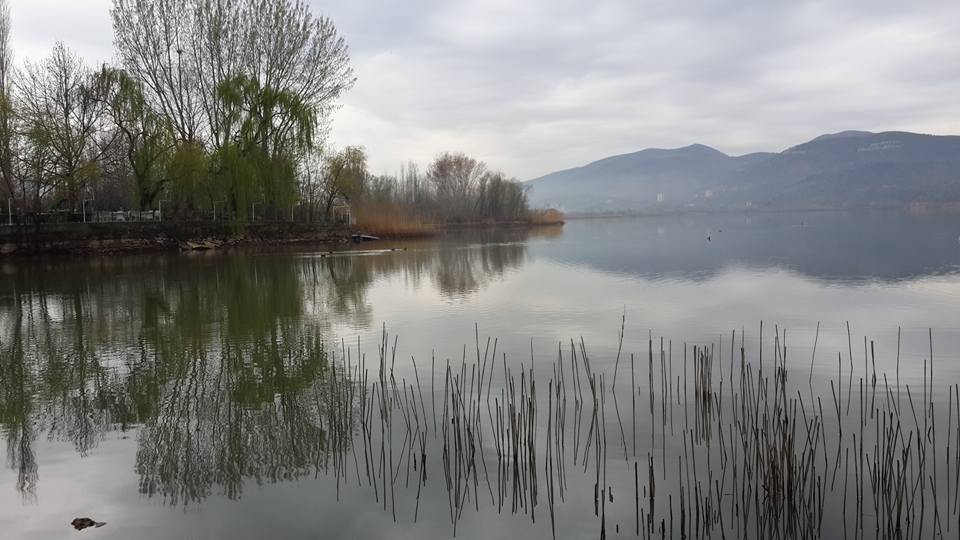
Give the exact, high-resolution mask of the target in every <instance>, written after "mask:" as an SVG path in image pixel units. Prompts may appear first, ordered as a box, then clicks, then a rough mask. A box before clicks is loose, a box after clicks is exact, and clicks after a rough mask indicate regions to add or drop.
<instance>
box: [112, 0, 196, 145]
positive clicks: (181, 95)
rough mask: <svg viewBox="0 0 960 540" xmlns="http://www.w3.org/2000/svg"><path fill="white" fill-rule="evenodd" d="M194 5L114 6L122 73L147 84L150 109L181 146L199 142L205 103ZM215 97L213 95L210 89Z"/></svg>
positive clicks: (168, 1)
mask: <svg viewBox="0 0 960 540" xmlns="http://www.w3.org/2000/svg"><path fill="white" fill-rule="evenodd" d="M194 4H195V2H194V1H193V0H114V2H113V9H112V10H111V12H110V14H111V16H112V17H113V30H114V36H115V38H114V42H115V45H116V47H117V52H118V54H119V57H120V61H121V63H122V64H123V67H124V68H125V69H126V70H127V72H129V73H130V74H131V76H133V77H134V78H136V79H138V80H140V81H142V83H143V85H144V87H145V88H146V89H147V94H148V97H149V99H150V101H151V104H152V105H153V106H154V107H155V108H156V109H157V110H159V111H162V113H163V114H164V116H165V117H166V118H167V119H168V120H169V121H170V123H171V125H172V126H173V127H174V129H175V131H176V133H177V135H178V137H179V139H180V140H182V141H187V142H194V141H197V140H198V138H199V136H200V117H201V99H200V97H199V95H198V94H199V92H200V91H201V88H200V86H199V85H198V80H197V74H196V71H195V70H194V69H193V66H194V62H193V60H192V58H191V54H192V52H193V43H194V41H195V39H196V32H195V26H196V25H195V20H196V18H195V16H194V11H195V9H194ZM210 92H211V93H212V89H210Z"/></svg>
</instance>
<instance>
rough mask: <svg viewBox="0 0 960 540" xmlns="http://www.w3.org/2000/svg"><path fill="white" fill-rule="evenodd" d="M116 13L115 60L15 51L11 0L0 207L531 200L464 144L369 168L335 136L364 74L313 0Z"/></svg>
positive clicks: (229, 212)
mask: <svg viewBox="0 0 960 540" xmlns="http://www.w3.org/2000/svg"><path fill="white" fill-rule="evenodd" d="M111 18H112V21H113V29H114V44H115V48H116V58H117V60H116V65H103V66H99V67H96V68H93V67H90V66H89V65H88V64H87V63H86V62H85V61H84V60H83V59H82V58H81V57H80V56H79V55H78V54H77V53H76V52H74V51H73V50H71V49H70V48H69V47H68V46H67V45H66V44H64V43H57V44H56V45H55V46H54V47H53V50H52V51H51V52H50V53H49V55H48V56H47V57H45V58H43V59H40V60H33V59H27V60H24V61H23V62H22V63H20V64H15V62H14V55H13V51H12V48H11V43H10V29H11V17H10V10H9V6H8V5H7V1H6V0H0V176H2V182H0V203H3V205H2V206H3V208H2V209H0V212H4V211H6V210H7V208H11V209H15V213H16V214H17V215H18V218H20V219H27V220H29V219H33V220H35V221H41V220H43V219H50V216H51V215H53V214H56V213H64V214H71V213H73V214H75V213H76V212H79V211H81V209H84V210H83V211H84V212H86V210H85V209H86V208H87V207H95V208H97V209H103V210H106V209H136V210H153V209H158V208H160V207H162V209H163V214H164V216H165V217H168V218H169V217H173V218H183V219H207V218H209V216H211V215H213V216H216V215H217V214H218V213H219V215H221V216H226V217H229V219H232V220H236V221H241V222H242V221H244V220H246V219H248V217H249V216H254V215H258V214H259V215H261V216H268V217H269V216H286V215H292V214H293V211H294V209H296V210H297V212H298V215H299V216H300V217H301V218H303V219H311V220H326V219H329V218H330V217H331V213H332V211H333V209H334V207H335V206H336V205H337V204H342V203H341V201H342V200H345V201H349V203H350V204H351V205H361V206H362V205H364V204H366V205H368V206H369V205H380V204H390V205H401V206H403V207H405V208H410V209H412V210H413V211H416V212H417V213H419V214H422V215H425V216H429V218H430V219H433V220H438V221H464V220H488V219H492V220H502V219H516V218H519V217H521V216H523V215H525V213H527V212H528V208H527V199H526V194H525V192H524V190H523V188H522V187H521V184H520V183H519V182H517V181H515V180H513V179H509V178H507V177H505V176H504V175H503V173H500V172H496V171H491V170H489V169H488V168H487V167H486V166H485V165H484V164H483V163H481V162H479V161H477V160H475V159H473V158H470V157H468V156H466V155H463V154H456V153H444V154H441V155H439V156H438V157H437V158H436V159H435V160H434V162H433V163H432V164H430V165H429V167H428V168H427V169H426V171H425V172H423V173H421V172H420V170H419V168H418V167H416V166H405V167H403V168H402V170H401V172H400V174H399V175H385V176H374V175H371V174H369V172H368V171H367V156H366V154H365V152H364V150H363V149H362V148H361V147H356V146H348V147H346V148H343V149H342V150H339V151H334V150H332V149H331V148H330V146H329V144H328V141H327V139H328V137H327V135H328V132H329V126H330V120H331V116H332V114H333V112H334V109H335V107H336V103H337V101H338V99H339V98H340V97H341V96H342V95H343V94H344V93H345V92H346V91H348V90H349V89H350V88H351V87H352V86H353V84H354V82H355V77H354V72H353V69H352V68H351V65H350V56H349V51H348V47H347V43H346V41H345V40H344V38H343V37H342V36H341V35H340V34H339V33H338V31H337V29H336V27H335V26H334V24H333V22H332V21H331V20H330V19H329V18H326V17H323V16H317V15H314V14H313V13H312V12H311V10H310V8H309V6H308V5H307V3H306V2H304V1H303V0H113V5H112V8H111ZM44 216H46V217H44Z"/></svg>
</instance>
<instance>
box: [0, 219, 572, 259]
mask: <svg viewBox="0 0 960 540" xmlns="http://www.w3.org/2000/svg"><path fill="white" fill-rule="evenodd" d="M562 225H563V223H562V222H560V223H534V222H526V221H508V222H472V223H453V224H443V225H437V226H436V227H435V228H432V229H430V230H427V231H418V232H416V233H412V234H406V233H403V232H399V233H393V234H379V235H378V234H375V233H374V234H373V235H374V236H377V237H378V238H379V239H380V240H413V239H429V238H436V237H440V236H443V235H444V234H446V233H449V232H458V231H468V230H482V229H524V228H526V229H535V228H542V227H559V226H562ZM355 233H364V234H368V231H366V230H364V229H361V228H357V227H347V226H329V225H322V224H314V223H291V222H266V223H258V224H252V225H247V226H246V228H245V229H244V230H243V231H239V232H238V231H236V230H234V229H233V228H232V227H231V226H230V225H228V224H222V223H190V222H186V223H178V222H138V223H58V224H46V225H43V226H41V227H40V228H39V230H36V229H33V228H20V227H0V261H2V260H21V259H29V258H34V257H46V256H62V257H71V258H83V257H88V256H103V255H128V254H131V255H132V254H144V253H163V252H168V253H172V252H180V253H183V252H205V251H225V250H229V249H234V248H247V247H258V246H279V245H288V246H289V245H315V246H318V247H336V246H344V245H348V244H351V243H354V242H353V240H352V235H353V234H355Z"/></svg>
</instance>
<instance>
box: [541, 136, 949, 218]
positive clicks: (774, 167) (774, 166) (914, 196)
mask: <svg viewBox="0 0 960 540" xmlns="http://www.w3.org/2000/svg"><path fill="white" fill-rule="evenodd" d="M529 185H530V187H531V200H532V201H533V203H534V204H535V205H536V206H554V207H557V208H560V209H563V210H565V211H567V212H609V211H622V210H652V209H661V210H680V209H689V208H694V209H696V208H705V209H711V208H712V209H730V208H747V207H753V208H814V207H816V208H823V207H832V208H843V207H860V206H891V205H904V204H910V203H913V202H918V201H923V202H946V201H960V137H956V136H933V135H919V134H915V133H906V132H885V133H868V132H863V131H845V132H842V133H835V134H829V135H822V136H820V137H817V138H815V139H813V140H811V141H809V142H806V143H803V144H800V145H797V146H793V147H791V148H788V149H787V150H784V151H783V152H780V153H765V152H764V153H755V154H747V155H744V156H728V155H726V154H724V153H723V152H720V151H718V150H715V149H713V148H710V147H708V146H704V145H699V144H695V145H692V146H687V147H684V148H678V149H674V150H662V149H648V150H642V151H640V152H634V153H632V154H624V155H619V156H612V157H608V158H605V159H602V160H599V161H595V162H593V163H590V164H588V165H585V166H583V167H578V168H575V169H568V170H564V171H559V172H555V173H551V174H548V175H546V176H543V177H540V178H537V179H534V180H531V181H530V182H529Z"/></svg>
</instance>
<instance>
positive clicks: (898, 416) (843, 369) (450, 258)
mask: <svg viewBox="0 0 960 540" xmlns="http://www.w3.org/2000/svg"><path fill="white" fill-rule="evenodd" d="M958 239H960V218H958V217H954V216H917V215H907V214H903V213H899V212H881V211H877V212H850V213H842V212H821V213H780V214H764V213H757V214H750V215H742V214H712V215H686V216H663V217H644V218H618V219H587V220H571V221H569V222H568V223H567V224H566V225H565V226H564V227H557V228H542V229H534V230H529V231H527V230H521V229H515V230H497V231H494V230H484V231H472V232H460V233H450V234H448V235H446V236H444V237H442V238H438V239H432V240H419V241H405V242H376V243H369V244H364V245H358V246H353V248H355V249H352V250H344V249H338V250H335V251H326V250H325V249H308V248H289V247H287V248H279V247H278V248H277V249H275V250H262V249H261V250H256V251H242V252H229V253H200V254H182V255H177V254H164V255H143V256H123V257H98V258H90V259H83V260H71V259H42V260H18V261H10V260H8V261H3V260H0V433H2V436H3V437H2V440H3V442H2V443H0V446H3V447H4V449H5V453H4V455H5V456H6V460H5V466H4V467H3V468H2V469H0V530H2V531H3V536H4V537H7V538H38V539H40V538H61V537H63V536H66V535H67V534H68V533H73V531H72V530H70V529H69V527H70V522H71V520H72V519H73V518H75V517H91V518H93V519H94V520H96V521H104V522H106V523H107V524H106V525H105V526H103V527H100V528H95V529H90V530H86V531H84V534H87V535H88V536H89V537H91V538H146V539H150V538H222V537H231V538H263V537H290V538H316V537H325V538H385V537H390V538H449V537H452V536H454V534H456V536H457V537H463V538H516V537H519V536H521V535H522V536H524V537H529V538H553V537H556V538H585V537H587V538H588V537H601V536H608V537H617V536H625V537H626V536H629V537H636V536H638V535H639V536H641V537H659V536H661V535H663V536H666V537H677V538H679V537H681V534H682V533H681V531H683V532H686V534H687V535H688V536H695V535H711V534H712V535H713V536H719V535H720V531H726V534H729V535H730V536H731V537H742V536H744V535H748V536H751V537H758V536H759V537H767V536H777V535H784V536H789V535H790V534H796V535H803V534H816V535H824V534H826V535H827V536H839V535H840V533H839V532H838V531H839V530H840V528H842V529H843V531H844V534H845V535H850V536H854V537H856V535H858V534H860V535H865V536H874V535H877V534H893V532H900V533H902V534H904V535H905V536H908V537H919V536H930V535H933V534H940V535H943V536H945V537H950V536H955V535H956V534H960V522H958V513H957V507H958V506H960V505H958V504H957V502H958V500H960V493H958V488H960V455H958V453H957V452H958V448H960V399H958V397H960V394H958V387H957V384H958V383H960V316H958V315H957V314H958V313H960V309H958V308H960V241H958ZM788 374H789V376H788ZM921 495H923V503H920V502H919V498H920V496H921ZM914 501H917V502H915V504H912V503H914ZM924 527H926V528H924ZM825 531H827V532H825Z"/></svg>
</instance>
